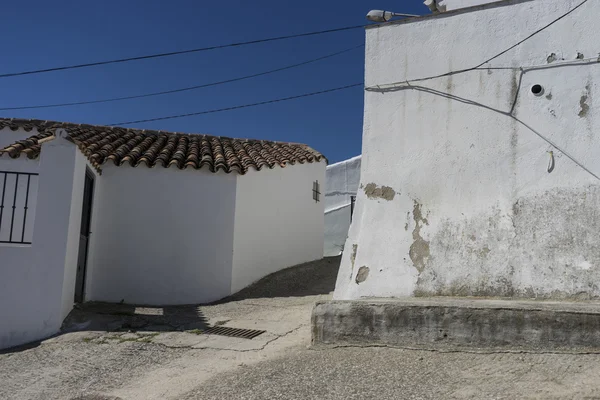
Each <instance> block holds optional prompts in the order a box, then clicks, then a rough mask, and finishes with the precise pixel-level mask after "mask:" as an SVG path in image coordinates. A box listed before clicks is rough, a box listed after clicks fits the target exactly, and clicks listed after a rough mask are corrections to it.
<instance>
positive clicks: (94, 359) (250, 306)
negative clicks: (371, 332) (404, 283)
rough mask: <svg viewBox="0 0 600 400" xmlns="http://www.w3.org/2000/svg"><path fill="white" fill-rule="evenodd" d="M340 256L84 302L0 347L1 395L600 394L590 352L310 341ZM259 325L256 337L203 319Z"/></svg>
mask: <svg viewBox="0 0 600 400" xmlns="http://www.w3.org/2000/svg"><path fill="white" fill-rule="evenodd" d="M338 263H339V258H332V259H326V260H323V261H320V262H318V263H313V264H311V265H305V266H300V267H295V268H293V269H289V270H286V271H284V272H282V273H278V274H276V275H274V276H271V277H268V278H267V279H265V280H263V281H261V282H260V283H259V284H257V285H255V286H254V287H252V288H249V289H247V290H245V291H243V292H241V293H239V294H237V295H235V296H233V297H232V298H230V299H226V300H225V301H222V302H219V304H214V305H210V306H199V307H175V308H174V307H168V308H135V307H130V306H126V305H103V304H96V305H88V306H86V307H85V309H82V310H76V311H75V312H74V313H73V314H72V315H71V317H70V318H69V319H68V321H66V323H65V329H66V330H78V331H76V332H70V333H65V334H62V335H60V336H57V337H55V338H52V339H49V340H46V341H44V342H42V343H41V344H39V345H38V346H35V347H32V348H29V349H20V350H15V351H10V352H6V353H5V354H0V399H16V400H24V399H40V400H41V399H66V400H74V399H78V400H108V399H110V400H117V399H122V400H134V399H144V400H146V399H149V400H150V399H186V400H192V399H194V400H196V399H203V400H205V399H220V400H221V399H446V398H459V399H467V398H468V399H520V398H537V399H575V398H576V399H584V398H587V399H592V398H597V399H600V355H599V354H516V353H513V354H511V353H489V354H476V353H464V352H443V351H435V352H434V351H427V350H407V349H404V350H402V349H390V348H337V349H336V348H334V349H324V350H311V349H310V348H309V347H308V346H309V341H310V330H309V323H310V319H309V318H310V311H311V308H312V305H313V304H314V302H315V301H317V300H320V299H325V298H327V297H328V295H327V293H329V292H330V291H331V290H332V289H333V285H334V283H335V276H336V272H337V264H338ZM214 325H220V326H229V327H236V328H252V329H263V330H266V332H265V333H264V334H262V335H260V336H258V337H257V338H255V339H253V340H247V339H235V338H228V337H222V336H214V335H205V334H201V331H202V329H204V328H206V326H214Z"/></svg>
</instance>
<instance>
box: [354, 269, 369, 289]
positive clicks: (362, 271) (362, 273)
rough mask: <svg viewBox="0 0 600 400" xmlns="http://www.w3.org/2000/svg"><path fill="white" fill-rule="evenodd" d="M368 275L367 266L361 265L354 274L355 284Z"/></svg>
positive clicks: (362, 280)
mask: <svg viewBox="0 0 600 400" xmlns="http://www.w3.org/2000/svg"><path fill="white" fill-rule="evenodd" d="M368 277H369V267H367V266H364V265H363V266H362V267H360V268H359V269H358V273H357V274H356V284H357V285H359V284H361V283H362V282H364V281H366V280H367V278H368Z"/></svg>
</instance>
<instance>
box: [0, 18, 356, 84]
mask: <svg viewBox="0 0 600 400" xmlns="http://www.w3.org/2000/svg"><path fill="white" fill-rule="evenodd" d="M364 27H365V25H354V26H346V27H343V28H334V29H325V30H322V31H313V32H305V33H298V34H295V35H286V36H277V37H271V38H266V39H256V40H248V41H245V42H237V43H228V44H222V45H217V46H208V47H198V48H195V49H187V50H179V51H170V52H166V53H155V54H147V55H144V56H137V57H127V58H119V59H114V60H107V61H97V62H91V63H84V64H74V65H66V66H62V67H53V68H44V69H36V70H30V71H20V72H11V73H6V74H0V78H8V77H12V76H22V75H34V74H42V73H46V72H54V71H64V70H70V69H78V68H88V67H95V66H99V65H108V64H117V63H125V62H129V61H139V60H148V59H152V58H160V57H170V56H175V55H180V54H189V53H198V52H202V51H209V50H217V49H224V48H228V47H238V46H246V45H250V44H258V43H266V42H274V41H278V40H286V39H293V38H300V37H307V36H315V35H322V34H326V33H333V32H342V31H349V30H353V29H359V28H364Z"/></svg>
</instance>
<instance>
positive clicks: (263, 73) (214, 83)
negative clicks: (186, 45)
mask: <svg viewBox="0 0 600 400" xmlns="http://www.w3.org/2000/svg"><path fill="white" fill-rule="evenodd" d="M364 46H365V45H364V44H360V45H358V46H355V47H351V48H349V49H345V50H342V51H338V52H335V53H331V54H327V55H325V56H322V57H317V58H313V59H311V60H307V61H303V62H301V63H297V64H291V65H287V66H285V67H281V68H276V69H272V70H268V71H264V72H259V73H256V74H251V75H246V76H241V77H238V78H231V79H226V80H223V81H217V82H211V83H205V84H202V85H195V86H188V87H183V88H179V89H172V90H165V91H161V92H152V93H145V94H140V95H135V96H123V97H113V98H108V99H99V100H88V101H77V102H71V103H56V104H40V105H33V106H18V107H4V108H0V111H8V110H31V109H37V108H53V107H67V106H79V105H84V104H97V103H109V102H114V101H122V100H131V99H140V98H144V97H152V96H161V95H165V94H173V93H180V92H186V91H190V90H197V89H202V88H206V87H210V86H218V85H223V84H226V83H231V82H238V81H242V80H245V79H250V78H256V77H259V76H264V75H269V74H273V73H275V72H280V71H285V70H288V69H292V68H297V67H301V66H304V65H307V64H311V63H314V62H317V61H321V60H325V59H327V58H331V57H335V56H339V55H341V54H344V53H348V52H350V51H352V50H356V49H359V48H361V47H364Z"/></svg>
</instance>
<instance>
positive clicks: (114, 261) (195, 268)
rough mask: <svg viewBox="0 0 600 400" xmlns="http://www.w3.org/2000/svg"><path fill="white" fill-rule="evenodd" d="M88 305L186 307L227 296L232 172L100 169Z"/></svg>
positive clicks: (109, 167)
mask: <svg viewBox="0 0 600 400" xmlns="http://www.w3.org/2000/svg"><path fill="white" fill-rule="evenodd" d="M101 180H102V190H101V192H100V193H98V194H97V195H96V197H95V201H96V206H95V207H94V211H95V214H96V215H95V216H93V218H95V223H94V225H93V226H94V229H95V230H94V231H93V232H92V238H93V242H94V247H93V250H92V256H91V258H90V260H91V264H90V265H89V267H88V274H89V276H90V278H89V279H90V280H91V282H90V284H89V285H88V300H99V301H109V302H120V301H121V300H124V301H125V302H126V303H131V304H155V305H157V304H163V305H164V304H192V303H202V302H205V301H213V300H216V299H219V298H221V297H224V296H227V295H228V294H230V287H231V264H232V261H231V260H232V248H233V223H234V206H235V195H236V175H235V174H229V175H228V174H224V173H219V174H213V173H211V172H210V171H207V170H194V169H187V170H183V171H180V170H177V169H176V168H170V169H165V168H162V167H157V168H152V169H150V168H146V167H145V166H139V167H137V168H132V167H129V166H121V167H116V166H114V165H112V164H110V163H109V164H105V165H104V166H103V171H102V176H101Z"/></svg>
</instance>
